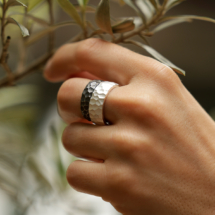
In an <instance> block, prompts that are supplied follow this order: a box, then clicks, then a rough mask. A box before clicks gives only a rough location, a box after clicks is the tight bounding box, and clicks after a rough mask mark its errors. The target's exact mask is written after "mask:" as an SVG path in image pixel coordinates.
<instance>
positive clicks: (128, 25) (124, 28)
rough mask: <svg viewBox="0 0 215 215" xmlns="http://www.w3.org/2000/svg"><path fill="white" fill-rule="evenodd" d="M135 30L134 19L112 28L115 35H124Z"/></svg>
mask: <svg viewBox="0 0 215 215" xmlns="http://www.w3.org/2000/svg"><path fill="white" fill-rule="evenodd" d="M134 28H135V24H134V20H133V19H126V20H123V21H121V22H120V23H117V24H116V25H114V26H112V30H113V32H114V33H124V32H128V31H131V30H133V29H134Z"/></svg>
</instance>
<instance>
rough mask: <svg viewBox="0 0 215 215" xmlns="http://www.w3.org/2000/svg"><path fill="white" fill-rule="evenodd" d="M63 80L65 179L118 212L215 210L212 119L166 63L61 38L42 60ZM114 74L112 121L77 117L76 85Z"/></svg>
mask: <svg viewBox="0 0 215 215" xmlns="http://www.w3.org/2000/svg"><path fill="white" fill-rule="evenodd" d="M44 76H45V78H46V79H47V80H48V81H51V82H59V81H64V82H63V84H62V86H61V88H60V90H59V93H58V96H57V99H58V108H59V114H60V115H61V117H62V118H63V120H64V121H65V122H67V123H68V126H67V128H66V129H65V131H64V132H63V135H62V142H63V144H64V147H65V148H66V150H68V151H69V152H70V153H71V154H73V155H75V156H78V157H85V158H88V159H90V160H93V161H94V162H90V161H89V162H87V161H75V162H73V163H72V164H71V165H70V166H69V168H68V170H67V180H68V182H69V184H70V185H71V186H72V187H73V188H74V189H76V190H78V191H80V192H84V193H88V194H92V195H96V196H100V197H102V198H103V199H104V200H105V201H108V202H110V203H111V204H112V205H113V206H114V207H115V208H116V210H118V211H119V212H121V213H122V214H123V215H214V214H215V123H214V121H213V120H212V119H211V118H210V116H209V115H208V114H207V113H206V112H205V111H204V109H203V108H202V107H201V106H200V105H199V103H198V102H197V101H196V100H195V99H194V98H193V96H192V95H191V94H190V93H189V92H188V90H187V89H186V88H185V87H184V86H183V84H182V83H181V81H180V79H179V78H178V76H177V75H176V74H175V72H174V71H172V70H171V69H170V68H169V67H167V66H165V65H164V64H162V63H160V62H158V61H156V60H154V59H152V58H149V57H146V56H143V55H140V54H138V53H135V52H133V51H131V50H129V49H126V48H123V47H121V46H119V45H116V44H112V43H109V42H106V41H103V40H100V39H92V38H91V39H87V40H85V41H81V42H77V43H73V44H68V45H64V46H63V47H61V48H60V49H59V50H58V51H57V52H56V54H55V55H54V56H53V58H52V59H51V60H50V61H49V63H48V64H47V66H46V68H45V72H44ZM94 79H100V80H107V81H113V82H116V83H118V84H119V85H120V87H118V88H115V89H113V90H112V91H111V92H110V93H109V95H108V97H107V99H106V102H105V108H104V115H105V118H106V119H107V120H108V121H110V122H111V123H112V125H110V126H95V125H92V124H91V123H90V122H88V121H87V120H85V119H83V117H82V114H81V110H80V100H81V95H82V91H83V90H84V88H85V86H86V85H87V83H88V82H89V81H91V80H94Z"/></svg>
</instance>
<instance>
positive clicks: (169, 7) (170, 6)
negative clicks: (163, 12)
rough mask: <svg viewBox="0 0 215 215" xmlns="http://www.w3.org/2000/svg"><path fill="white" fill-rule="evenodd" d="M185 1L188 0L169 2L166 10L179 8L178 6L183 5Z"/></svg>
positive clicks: (170, 0) (171, 0)
mask: <svg viewBox="0 0 215 215" xmlns="http://www.w3.org/2000/svg"><path fill="white" fill-rule="evenodd" d="M183 1H186V0H168V2H167V4H166V9H167V10H170V9H171V8H173V7H175V6H177V5H178V4H180V3H182V2H183Z"/></svg>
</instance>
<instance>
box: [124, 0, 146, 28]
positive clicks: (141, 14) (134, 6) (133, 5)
mask: <svg viewBox="0 0 215 215" xmlns="http://www.w3.org/2000/svg"><path fill="white" fill-rule="evenodd" d="M124 2H125V3H126V4H127V5H128V6H130V7H131V8H132V9H133V10H134V11H135V12H136V13H137V15H138V16H139V17H140V18H141V19H142V22H143V23H144V25H146V18H145V16H144V14H143V13H141V12H140V10H139V9H138V7H137V6H136V5H135V4H134V3H133V1H132V0H124Z"/></svg>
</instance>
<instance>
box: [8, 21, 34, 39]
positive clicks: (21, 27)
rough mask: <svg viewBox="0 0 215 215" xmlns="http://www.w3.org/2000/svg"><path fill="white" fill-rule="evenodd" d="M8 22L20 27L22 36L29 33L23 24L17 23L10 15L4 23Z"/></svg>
mask: <svg viewBox="0 0 215 215" xmlns="http://www.w3.org/2000/svg"><path fill="white" fill-rule="evenodd" d="M9 23H12V24H15V25H17V26H18V27H19V28H20V30H21V33H22V36H23V37H26V36H29V35H30V34H29V31H28V29H27V28H26V27H25V26H23V25H21V24H20V23H18V22H17V21H16V20H15V19H14V18H12V17H9V18H7V23H6V24H9Z"/></svg>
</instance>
